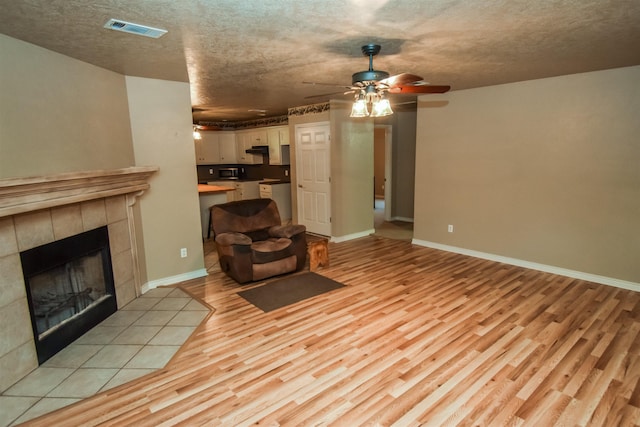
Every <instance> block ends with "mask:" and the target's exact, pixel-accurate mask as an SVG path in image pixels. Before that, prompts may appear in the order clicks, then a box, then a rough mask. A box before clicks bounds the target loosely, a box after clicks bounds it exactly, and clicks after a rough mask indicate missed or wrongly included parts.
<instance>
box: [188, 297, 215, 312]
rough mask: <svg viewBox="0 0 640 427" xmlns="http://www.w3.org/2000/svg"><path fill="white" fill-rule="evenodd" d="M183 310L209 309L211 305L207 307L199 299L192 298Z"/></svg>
mask: <svg viewBox="0 0 640 427" xmlns="http://www.w3.org/2000/svg"><path fill="white" fill-rule="evenodd" d="M182 310H183V311H185V310H186V311H209V307H206V306H204V305H202V304H200V303H199V302H198V301H196V300H194V299H192V300H191V301H189V303H188V304H187V305H185V306H184V308H183V309H182Z"/></svg>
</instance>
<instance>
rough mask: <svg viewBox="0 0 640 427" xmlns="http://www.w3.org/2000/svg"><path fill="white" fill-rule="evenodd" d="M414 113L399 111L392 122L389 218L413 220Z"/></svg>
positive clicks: (414, 168)
mask: <svg viewBox="0 0 640 427" xmlns="http://www.w3.org/2000/svg"><path fill="white" fill-rule="evenodd" d="M416 116H417V113H416V111H399V112H396V113H394V115H393V116H392V117H393V118H394V121H393V165H392V172H393V176H392V182H393V197H392V201H391V204H392V206H391V216H392V217H394V218H400V219H411V218H413V215H414V214H413V203H414V201H413V199H414V187H415V170H416Z"/></svg>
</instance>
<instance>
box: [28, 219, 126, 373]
mask: <svg viewBox="0 0 640 427" xmlns="http://www.w3.org/2000/svg"><path fill="white" fill-rule="evenodd" d="M20 259H21V261H22V270H23V275H24V279H25V285H26V289H27V299H28V302H29V310H30V312H31V325H32V327H33V335H34V337H35V344H36V353H37V355H38V363H40V364H42V363H44V362H45V361H46V360H48V359H49V358H50V357H52V356H53V355H54V354H56V353H57V352H59V351H60V350H62V349H63V348H65V347H66V346H67V345H69V344H71V343H72V342H73V341H74V340H76V339H77V338H79V337H80V336H81V335H82V334H84V333H85V332H87V331H88V330H89V329H91V328H93V327H94V326H95V325H97V324H98V323H100V322H101V321H102V320H104V319H106V318H107V317H109V316H110V315H111V314H113V313H115V312H116V310H117V303H116V295H115V285H114V280H113V270H112V267H111V253H110V250H109V232H108V229H107V227H106V226H105V227H101V228H97V229H95V230H90V231H87V232H84V233H81V234H78V235H75V236H71V237H68V238H66V239H63V240H58V241H55V242H52V243H48V244H46V245H42V246H38V247H36V248H33V249H29V250H27V251H24V252H21V253H20Z"/></svg>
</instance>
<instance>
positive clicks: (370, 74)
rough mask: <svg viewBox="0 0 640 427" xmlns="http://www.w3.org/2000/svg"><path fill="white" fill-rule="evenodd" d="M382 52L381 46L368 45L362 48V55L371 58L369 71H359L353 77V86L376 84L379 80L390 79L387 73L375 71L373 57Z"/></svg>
mask: <svg viewBox="0 0 640 427" xmlns="http://www.w3.org/2000/svg"><path fill="white" fill-rule="evenodd" d="M379 52H380V45H379V44H366V45H364V46H362V54H363V55H364V56H368V57H369V69H368V70H367V71H358V72H357V73H354V74H353V75H352V76H351V84H353V85H354V86H355V85H356V84H357V83H360V84H361V85H362V86H367V85H369V84H372V83H375V82H377V81H379V80H383V79H386V78H387V77H389V73H387V72H386V71H376V70H374V69H373V57H374V56H376V55H377V54H378V53H379Z"/></svg>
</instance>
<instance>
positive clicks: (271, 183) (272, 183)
mask: <svg viewBox="0 0 640 427" xmlns="http://www.w3.org/2000/svg"><path fill="white" fill-rule="evenodd" d="M259 184H266V185H278V184H291V181H281V180H275V181H260V182H259Z"/></svg>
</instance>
